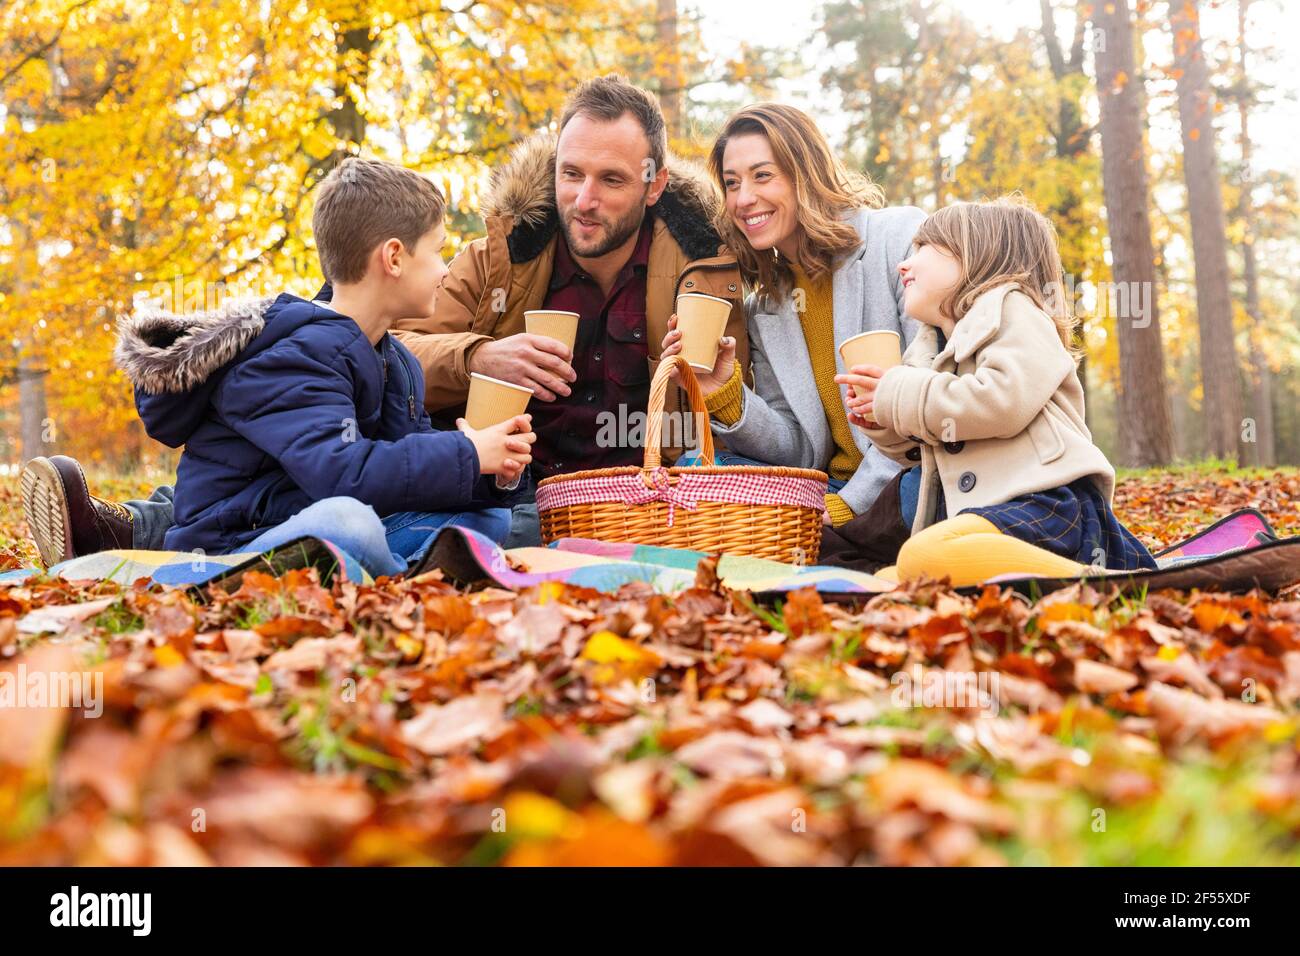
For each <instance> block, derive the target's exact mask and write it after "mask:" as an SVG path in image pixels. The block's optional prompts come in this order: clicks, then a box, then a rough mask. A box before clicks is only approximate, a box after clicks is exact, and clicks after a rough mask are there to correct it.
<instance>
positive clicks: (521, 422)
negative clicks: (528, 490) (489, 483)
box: [456, 415, 537, 484]
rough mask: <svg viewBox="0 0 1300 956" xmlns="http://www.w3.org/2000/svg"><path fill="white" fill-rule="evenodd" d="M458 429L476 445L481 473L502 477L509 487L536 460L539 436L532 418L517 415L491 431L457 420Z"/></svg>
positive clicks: (493, 427)
mask: <svg viewBox="0 0 1300 956" xmlns="http://www.w3.org/2000/svg"><path fill="white" fill-rule="evenodd" d="M456 427H457V428H459V429H460V430H461V431H462V432H464V433H465V437H466V438H468V439H469V440H470V441H471V442H473V444H474V450H475V451H476V452H478V470H479V472H480V473H481V474H484V475H499V476H501V477H503V478H505V479H506V483H507V484H509V483H510V482H513V481H514V480H515V479H516V478H518V477H519V476H520V475H521V474H523V471H524V469H525V468H527V467H528V466H529V465H530V464H531V463H532V461H533V454H532V452H533V442H535V441H537V435H536V434H535V433H534V432H533V431H532V427H533V416H532V415H516V416H515V417H514V418H508V419H506V420H505V421H503V422H502V423H501V424H499V425H493V426H492V427H491V428H470V427H469V422H467V421H465V419H463V418H458V419H456Z"/></svg>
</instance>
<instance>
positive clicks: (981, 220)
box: [912, 193, 1079, 357]
mask: <svg viewBox="0 0 1300 956" xmlns="http://www.w3.org/2000/svg"><path fill="white" fill-rule="evenodd" d="M912 241H913V244H914V245H916V246H918V247H919V246H923V245H925V244H927V243H932V244H933V245H936V246H939V247H940V248H941V249H943V250H945V251H947V252H949V253H951V254H952V255H953V256H955V257H956V258H957V261H958V262H959V263H960V264H961V280H960V281H959V282H958V283H957V288H956V289H954V290H953V292H952V294H951V295H949V296H948V297H947V298H946V299H945V300H944V301H943V302H942V303H940V305H939V311H940V312H941V313H942V314H943V315H944V316H946V317H947V318H949V319H952V320H953V321H957V320H958V319H960V318H961V317H962V316H964V315H965V314H966V313H967V312H969V311H970V308H971V306H972V305H974V304H975V300H976V299H978V298H979V297H980V296H981V295H983V294H984V293H985V292H988V291H989V290H990V289H993V288H995V287H997V286H1000V285H1004V284H1006V283H1008V282H1014V283H1016V284H1017V285H1018V286H1019V287H1020V289H1021V291H1023V292H1024V293H1025V295H1027V296H1029V298H1031V299H1032V300H1033V301H1034V304H1035V305H1037V306H1038V307H1039V308H1040V309H1042V310H1043V311H1044V312H1046V313H1047V314H1048V315H1050V316H1051V317H1052V321H1053V322H1055V323H1056V330H1057V332H1058V333H1059V334H1060V336H1061V342H1062V344H1064V345H1065V347H1066V349H1067V350H1068V351H1069V352H1070V353H1071V354H1072V355H1075V356H1076V357H1077V355H1078V352H1079V350H1078V348H1077V347H1076V345H1075V342H1074V324H1075V323H1074V316H1073V315H1071V313H1070V309H1069V308H1068V302H1067V299H1068V296H1067V295H1066V290H1065V275H1064V269H1063V267H1062V266H1061V253H1060V250H1059V249H1058V248H1057V244H1056V229H1055V227H1053V226H1052V223H1051V222H1050V221H1049V220H1048V218H1047V217H1046V216H1044V215H1043V214H1042V213H1040V212H1039V211H1038V210H1036V209H1034V207H1033V206H1032V205H1031V204H1030V203H1029V202H1028V201H1027V200H1026V199H1025V198H1024V197H1023V196H1021V195H1019V194H1018V193H1013V194H1011V195H1008V196H1002V197H999V198H998V199H994V200H991V201H988V202H960V203H954V204H953V205H951V206H946V207H944V208H943V209H940V210H939V211H938V212H936V213H935V214H934V215H932V216H930V217H929V218H928V219H926V220H925V222H923V223H921V228H920V229H918V230H917V231H916V236H915V238H914V239H913V240H912Z"/></svg>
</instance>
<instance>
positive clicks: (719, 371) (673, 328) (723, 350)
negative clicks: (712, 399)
mask: <svg viewBox="0 0 1300 956" xmlns="http://www.w3.org/2000/svg"><path fill="white" fill-rule="evenodd" d="M681 350H682V333H681V332H678V331H677V316H676V315H675V314H674V315H673V316H671V317H670V318H669V319H668V334H667V335H665V336H664V341H663V354H662V355H661V356H660V360H661V361H662V360H663V359H666V358H669V357H670V356H673V355H677V354H678V353H679V352H681ZM735 364H736V340H735V339H734V338H732V337H731V336H730V335H724V336H723V337H722V338H721V339H719V340H718V358H717V361H715V362H714V363H713V371H711V372H702V371H700V370H699V369H698V368H692V369H691V371H692V372H694V373H695V381H697V382H699V383H700V390H701V391H702V392H704V394H705V395H712V394H713V393H714V392H716V391H717V390H718V389H720V388H722V386H724V385H726V384H727V382H729V381H730V380H731V373H732V370H733V367H734V366H735ZM669 378H670V379H671V380H672V381H674V382H676V381H677V380H678V379H679V378H681V373H680V372H679V371H678V370H677V369H676V368H674V369H673V370H672V372H671V373H670V375H669Z"/></svg>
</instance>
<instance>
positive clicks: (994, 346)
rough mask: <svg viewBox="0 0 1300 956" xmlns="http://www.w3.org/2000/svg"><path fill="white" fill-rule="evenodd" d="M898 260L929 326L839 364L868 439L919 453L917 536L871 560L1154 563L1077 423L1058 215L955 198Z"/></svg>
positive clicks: (940, 569)
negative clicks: (902, 349) (892, 354)
mask: <svg viewBox="0 0 1300 956" xmlns="http://www.w3.org/2000/svg"><path fill="white" fill-rule="evenodd" d="M898 271H899V275H900V276H901V277H902V280H903V289H904V307H905V308H906V310H907V313H908V315H910V316H912V317H914V318H916V319H917V320H918V321H920V322H922V323H924V325H925V328H923V329H922V331H921V332H920V333H918V335H917V337H916V340H915V341H914V342H913V343H912V345H911V346H910V347H909V348H908V349H907V352H906V353H905V354H904V356H903V364H902V365H900V366H897V367H895V368H891V369H889V370H888V371H885V372H883V373H882V370H881V369H878V368H875V367H871V366H858V367H855V368H854V369H852V370H851V372H850V374H847V375H841V376H838V377H837V378H836V381H837V382H840V383H841V384H844V385H847V386H849V388H850V394H849V403H848V404H849V411H850V418H851V420H852V421H853V423H854V424H855V425H857V426H858V427H860V428H862V429H863V430H864V431H865V432H866V434H867V435H869V436H870V437H871V440H872V442H873V443H874V444H875V446H876V447H877V448H879V449H880V450H881V451H882V452H884V453H885V454H886V455H888V456H889V457H891V458H893V459H894V460H895V461H897V462H899V463H900V464H904V465H908V464H912V463H915V462H917V461H919V462H920V472H919V478H920V481H919V490H918V493H917V496H916V511H915V517H914V518H913V519H912V533H913V536H912V537H911V538H910V539H908V541H907V543H906V544H904V545H903V548H902V550H901V551H900V553H899V556H898V564H897V567H896V568H894V569H888V568H887V569H885V570H884V571H882V572H880V573H881V574H882V575H883V576H885V577H889V578H894V579H898V580H904V581H906V580H910V579H913V578H917V577H919V576H921V575H923V574H925V575H929V576H931V577H943V576H947V577H949V578H951V580H952V583H953V585H954V586H957V587H961V586H964V585H970V584H978V583H979V582H981V581H983V580H986V579H987V578H989V577H992V576H994V575H997V574H1006V573H1010V572H1015V573H1021V574H1041V575H1050V576H1053V577H1067V576H1074V575H1078V574H1082V573H1084V572H1085V571H1086V570H1087V569H1088V567H1089V566H1092V567H1094V568H1111V569H1123V570H1131V569H1136V568H1154V567H1155V566H1156V563H1155V560H1154V559H1153V558H1152V557H1151V554H1150V552H1149V551H1148V550H1147V549H1146V548H1145V547H1144V546H1143V545H1142V543H1141V542H1140V541H1138V540H1137V538H1135V537H1134V536H1133V535H1132V533H1130V532H1129V531H1128V530H1127V529H1126V528H1124V526H1123V525H1121V524H1120V523H1119V521H1118V520H1116V518H1115V515H1114V513H1113V512H1112V511H1111V507H1110V503H1111V498H1112V495H1113V492H1114V488H1115V471H1114V469H1113V468H1112V467H1111V466H1110V463H1109V462H1108V461H1107V460H1106V457H1105V455H1103V454H1102V453H1101V451H1100V450H1099V449H1098V448H1097V446H1096V445H1094V444H1093V443H1092V436H1091V434H1090V433H1089V431H1088V428H1087V426H1086V425H1085V424H1084V417H1083V386H1082V385H1081V383H1080V382H1079V376H1078V374H1077V373H1076V370H1075V361H1076V360H1075V354H1074V351H1073V349H1072V347H1071V330H1072V325H1073V320H1072V317H1071V316H1070V315H1069V314H1068V312H1067V310H1066V308H1065V299H1064V296H1063V295H1062V292H1063V289H1064V282H1063V275H1062V268H1061V258H1060V254H1059V252H1058V251H1057V247H1056V233H1055V230H1054V229H1053V228H1052V225H1051V223H1049V222H1048V221H1047V219H1046V218H1044V217H1043V216H1042V215H1040V214H1039V213H1037V212H1036V211H1034V210H1033V209H1032V208H1031V207H1030V206H1028V205H1027V204H1025V203H1024V202H1023V201H1020V200H1018V199H1016V198H1005V199H1000V200H997V201H995V202H986V203H960V204H957V205H954V206H949V207H948V208H946V209H942V210H940V211H939V212H937V213H935V214H934V215H933V216H931V217H930V218H929V219H927V220H926V221H925V222H924V223H923V224H922V225H921V228H920V229H919V230H918V231H917V233H916V238H915V241H914V252H913V254H912V255H911V256H910V257H909V258H908V259H906V260H904V261H903V262H901V263H900V264H899V266H898ZM906 485H907V482H904V487H906ZM907 510H908V509H907V508H906V506H905V507H904V511H905V513H906V511H907ZM949 515H951V516H952V517H948V516H949Z"/></svg>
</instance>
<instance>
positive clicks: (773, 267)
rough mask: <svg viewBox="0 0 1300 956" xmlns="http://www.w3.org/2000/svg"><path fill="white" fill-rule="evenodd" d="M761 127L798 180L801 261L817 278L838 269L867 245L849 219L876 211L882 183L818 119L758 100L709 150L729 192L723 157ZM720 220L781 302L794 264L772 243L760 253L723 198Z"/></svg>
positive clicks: (747, 273) (733, 245)
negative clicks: (850, 160) (854, 166)
mask: <svg viewBox="0 0 1300 956" xmlns="http://www.w3.org/2000/svg"><path fill="white" fill-rule="evenodd" d="M751 133H758V134H760V135H762V136H765V137H767V141H768V143H769V144H770V145H771V147H772V156H773V157H774V158H775V159H776V164H777V166H779V167H780V168H781V172H782V173H784V174H785V175H786V176H788V177H789V178H790V180H791V181H792V182H793V183H794V195H795V206H794V211H795V217H796V219H797V220H798V222H799V229H800V233H801V235H800V237H799V249H798V253H797V255H796V259H797V260H798V265H799V267H800V268H802V269H803V271H804V272H806V273H807V274H808V278H810V279H813V280H816V279H819V278H821V277H822V276H824V275H826V274H827V273H828V272H833V271H834V270H835V266H836V264H837V263H838V261H839V259H840V258H841V257H842V256H843V255H845V254H846V253H848V252H851V251H852V250H854V249H856V248H857V247H858V245H859V244H860V243H861V241H862V240H861V239H860V238H859V237H858V231H857V230H856V229H855V228H854V227H853V223H851V222H847V221H845V219H844V216H845V214H846V213H850V212H852V211H853V210H855V209H862V208H870V209H878V208H879V207H881V206H883V205H884V203H885V194H884V192H883V191H882V190H881V188H880V187H879V186H877V185H876V184H875V183H873V182H872V181H871V180H870V179H869V178H868V177H867V176H865V175H864V174H862V173H858V172H854V171H853V170H850V169H848V168H847V167H846V166H845V165H844V163H842V162H841V161H840V159H839V157H837V156H836V155H835V152H834V150H832V149H831V147H830V144H829V143H828V142H826V137H825V136H823V135H822V131H821V130H820V129H818V128H817V124H816V123H814V122H813V120H812V117H811V116H809V115H808V114H807V113H805V112H803V111H802V110H799V109H796V108H795V107H793V106H787V105H785V104H784V103H757V104H755V105H753V106H746V107H745V108H744V109H742V110H739V111H737V112H736V113H733V114H732V115H731V116H730V117H729V118H728V119H727V122H726V124H725V125H724V126H723V127H722V132H721V133H719V134H718V138H717V140H715V141H714V143H713V149H712V151H711V152H710V153H709V169H710V171H711V172H712V174H713V179H714V181H715V182H716V183H717V185H718V188H719V189H721V190H722V191H723V193H724V194H725V193H726V191H727V187H726V183H725V181H724V179H725V177H724V176H723V173H722V164H723V156H724V154H725V153H726V151H727V143H728V141H730V140H731V139H732V138H733V137H736V136H746V135H749V134H751ZM714 225H715V227H716V228H717V230H718V234H719V235H720V236H721V237H722V240H723V242H725V243H726V244H727V246H728V247H729V248H730V249H731V251H732V252H733V253H734V254H735V256H736V260H737V262H739V264H740V271H741V274H742V275H743V276H744V277H745V279H746V280H747V281H748V282H750V283H751V284H753V285H755V286H756V288H757V291H758V294H759V295H760V296H761V297H764V298H771V299H773V300H775V301H780V300H781V299H783V298H784V297H785V294H786V293H787V292H789V291H790V289H791V288H792V287H793V285H794V273H793V271H792V270H791V268H790V263H788V262H785V261H783V260H782V259H781V258H780V257H779V256H778V255H777V253H776V251H775V250H773V249H765V250H763V251H761V252H760V251H759V250H757V249H755V248H754V247H753V246H751V245H750V244H749V240H748V239H746V238H745V236H744V235H743V234H742V233H741V231H740V230H739V229H737V228H736V224H735V222H733V221H732V218H731V214H730V213H729V212H728V211H727V209H726V205H725V203H724V204H723V205H722V206H721V207H720V208H719V209H718V214H717V217H716V218H715V220H714Z"/></svg>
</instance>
